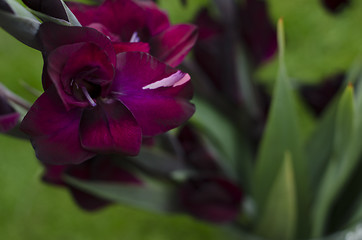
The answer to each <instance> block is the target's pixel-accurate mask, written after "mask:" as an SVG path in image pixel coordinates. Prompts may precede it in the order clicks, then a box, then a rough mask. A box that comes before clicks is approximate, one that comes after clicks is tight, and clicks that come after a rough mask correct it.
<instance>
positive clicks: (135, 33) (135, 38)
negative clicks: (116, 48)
mask: <svg viewBox="0 0 362 240" xmlns="http://www.w3.org/2000/svg"><path fill="white" fill-rule="evenodd" d="M139 41H140V37H139V36H138V33H137V32H134V33H133V34H132V37H131V39H130V40H129V42H131V43H133V42H139Z"/></svg>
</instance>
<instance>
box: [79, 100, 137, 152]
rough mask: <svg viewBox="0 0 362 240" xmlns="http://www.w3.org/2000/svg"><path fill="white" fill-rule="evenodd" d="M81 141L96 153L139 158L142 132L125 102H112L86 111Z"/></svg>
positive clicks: (81, 130) (83, 118)
mask: <svg viewBox="0 0 362 240" xmlns="http://www.w3.org/2000/svg"><path fill="white" fill-rule="evenodd" d="M80 138H81V143H82V146H83V147H84V148H85V149H89V150H92V151H95V152H120V153H125V154H127V155H137V154H138V152H139V150H140V147H141V141H142V130H141V128H140V127H139V126H138V124H137V122H136V120H135V119H134V117H133V115H132V113H131V112H130V111H129V110H128V109H127V108H126V107H125V106H124V105H123V104H122V103H120V102H119V101H117V100H113V101H110V102H109V103H100V104H98V105H97V106H96V107H95V108H88V109H85V110H84V111H83V115H82V118H81V124H80Z"/></svg>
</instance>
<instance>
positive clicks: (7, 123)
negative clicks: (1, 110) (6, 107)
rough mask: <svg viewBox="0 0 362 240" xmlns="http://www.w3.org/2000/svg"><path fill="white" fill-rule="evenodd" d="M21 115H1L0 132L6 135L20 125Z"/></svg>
mask: <svg viewBox="0 0 362 240" xmlns="http://www.w3.org/2000/svg"><path fill="white" fill-rule="evenodd" d="M19 118H20V114H19V113H17V112H15V113H10V114H6V115H1V114H0V132H2V133H4V132H7V131H9V130H10V129H12V128H13V127H15V126H16V124H18V123H19Z"/></svg>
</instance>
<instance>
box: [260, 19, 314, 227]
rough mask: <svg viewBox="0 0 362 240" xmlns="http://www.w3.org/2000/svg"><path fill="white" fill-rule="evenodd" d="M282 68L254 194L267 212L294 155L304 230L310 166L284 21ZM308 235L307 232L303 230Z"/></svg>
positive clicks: (280, 50)
mask: <svg viewBox="0 0 362 240" xmlns="http://www.w3.org/2000/svg"><path fill="white" fill-rule="evenodd" d="M278 26H279V27H278V35H279V54H280V66H279V75H278V78H277V82H276V85H275V89H274V93H273V99H272V103H271V108H270V112H269V116H268V121H267V125H266V128H265V131H264V134H263V138H262V141H261V144H260V147H259V150H258V156H257V162H256V166H255V172H254V178H253V179H254V181H253V192H254V198H255V200H256V203H257V205H258V207H259V211H261V212H263V211H264V208H265V204H266V202H265V201H266V199H267V196H268V195H269V192H270V189H271V186H272V183H273V182H274V181H275V179H276V177H277V174H278V171H279V169H280V168H281V166H282V164H283V159H284V154H285V152H286V151H290V153H291V155H292V156H293V159H292V161H293V164H292V165H293V167H294V174H295V182H296V192H297V193H296V194H297V197H298V211H299V212H300V214H299V217H300V219H299V222H300V223H301V226H300V227H301V229H304V228H305V227H304V226H302V225H303V224H307V222H306V218H307V217H306V216H304V214H307V211H306V210H307V207H308V206H307V204H308V200H309V196H308V195H309V179H308V175H307V162H306V160H305V158H304V156H303V152H302V138H301V136H302V135H301V134H300V132H299V130H300V127H299V122H298V114H297V105H296V101H295V96H294V95H293V90H292V87H291V85H290V82H289V78H288V76H287V73H286V69H285V65H284V57H283V53H284V35H283V26H282V20H280V21H279V24H278ZM301 231H304V230H301Z"/></svg>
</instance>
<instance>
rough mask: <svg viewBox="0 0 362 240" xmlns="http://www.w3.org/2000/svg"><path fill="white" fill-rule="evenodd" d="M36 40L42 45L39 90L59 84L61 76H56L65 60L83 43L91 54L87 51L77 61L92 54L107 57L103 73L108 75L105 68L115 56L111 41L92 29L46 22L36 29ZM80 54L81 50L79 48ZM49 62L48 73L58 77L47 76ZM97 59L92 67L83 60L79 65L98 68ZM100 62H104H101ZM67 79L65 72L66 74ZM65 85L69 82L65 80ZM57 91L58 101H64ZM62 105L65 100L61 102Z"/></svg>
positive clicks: (79, 55) (92, 55) (112, 62)
mask: <svg viewBox="0 0 362 240" xmlns="http://www.w3.org/2000/svg"><path fill="white" fill-rule="evenodd" d="M39 38H40V40H41V42H42V52H43V56H44V62H45V63H44V70H43V88H44V89H47V88H48V87H49V86H51V85H52V84H53V83H54V82H59V80H57V79H60V78H61V76H60V73H61V72H62V69H63V67H64V65H65V63H66V62H67V60H68V59H69V58H70V57H72V56H75V55H74V54H76V52H77V51H78V50H80V49H81V48H82V46H83V45H84V44H88V48H90V45H92V46H93V49H94V51H88V52H86V53H85V54H84V56H83V54H78V55H76V59H77V60H78V62H81V61H82V60H85V59H84V58H93V59H94V60H97V58H95V57H94V54H95V53H96V52H97V53H98V55H105V56H106V57H103V59H104V58H107V62H108V63H107V64H105V65H102V66H101V68H102V69H101V70H102V71H103V72H108V75H110V73H109V71H110V70H109V68H110V67H109V66H106V65H112V66H114V65H115V63H116V53H115V51H114V48H113V45H112V43H111V41H110V40H109V39H108V38H107V37H106V36H105V35H103V34H102V33H100V32H98V31H97V30H95V29H92V28H87V27H69V26H61V25H58V24H54V23H50V22H46V23H43V24H42V25H41V26H40V29H39ZM54 50H56V51H57V53H56V54H54V53H53V56H52V59H50V60H49V59H48V57H49V55H50V53H51V52H52V51H54ZM83 52H84V49H83ZM102 52H103V53H102ZM49 62H51V64H52V66H51V73H53V74H58V76H54V75H53V76H49V74H51V73H49V72H48V69H49ZM99 62H100V60H99V61H98V62H97V64H95V63H94V62H93V61H85V62H84V63H83V64H86V65H87V67H88V70H89V68H92V67H93V68H94V67H97V66H99V65H100V63H99ZM102 63H104V60H102ZM68 76H69V73H68ZM67 81H68V82H69V81H70V79H68V80H67ZM57 90H58V92H60V94H61V96H62V99H63V100H64V98H63V97H64V95H63V94H62V93H61V88H59V86H58V85H57ZM64 101H65V102H66V100H64Z"/></svg>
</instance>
